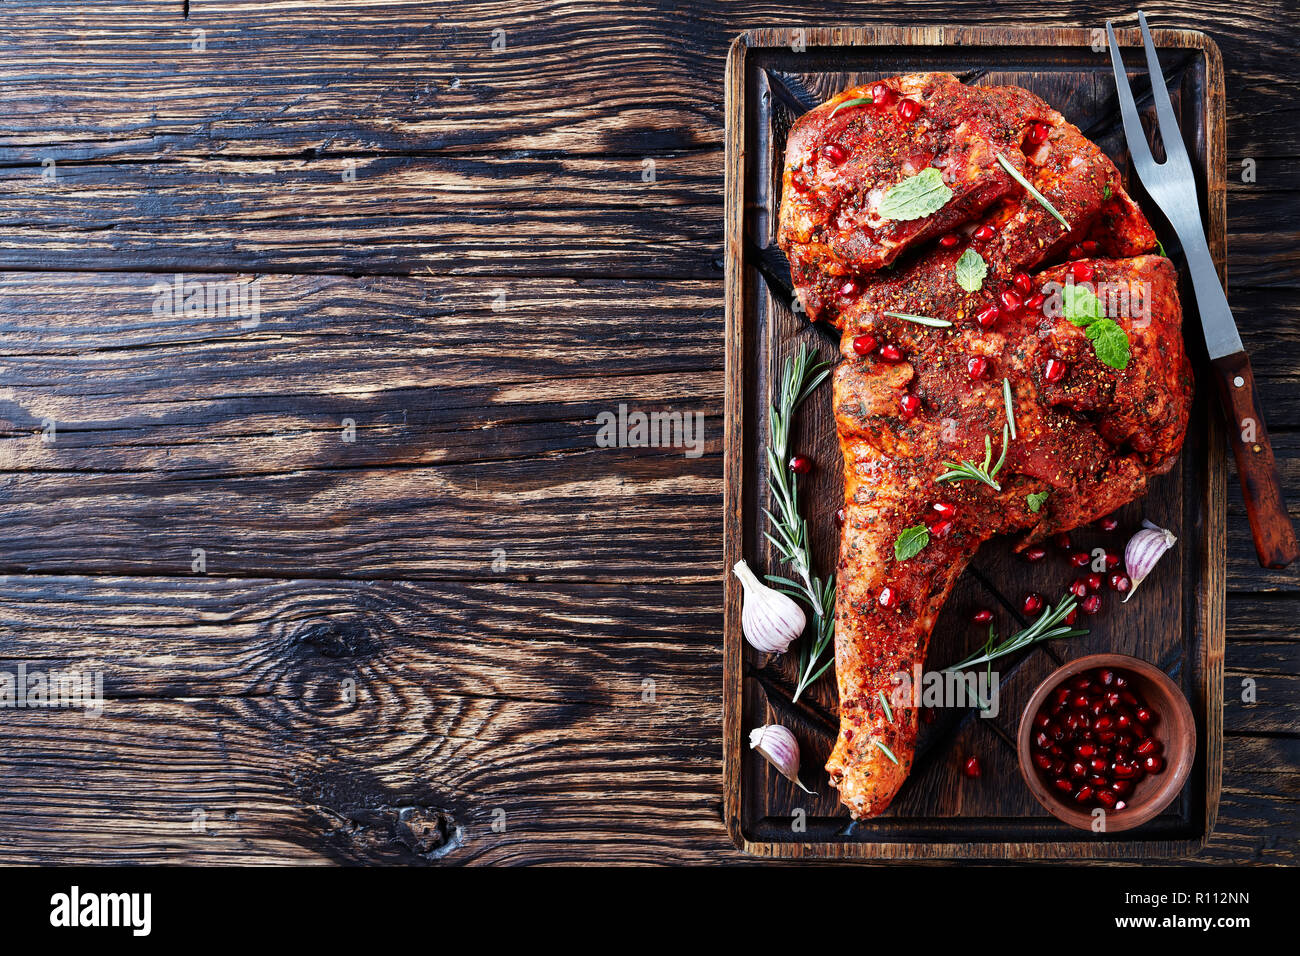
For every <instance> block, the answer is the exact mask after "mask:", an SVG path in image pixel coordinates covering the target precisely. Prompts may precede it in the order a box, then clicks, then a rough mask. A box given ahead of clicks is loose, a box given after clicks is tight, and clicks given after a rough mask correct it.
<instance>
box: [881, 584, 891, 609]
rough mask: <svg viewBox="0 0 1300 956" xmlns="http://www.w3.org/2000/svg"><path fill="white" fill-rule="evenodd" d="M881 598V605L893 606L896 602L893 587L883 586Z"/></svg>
mask: <svg viewBox="0 0 1300 956" xmlns="http://www.w3.org/2000/svg"><path fill="white" fill-rule="evenodd" d="M879 600H880V606H881V607H892V606H893V604H894V589H893V588H891V587H883V588H881V589H880V599H879Z"/></svg>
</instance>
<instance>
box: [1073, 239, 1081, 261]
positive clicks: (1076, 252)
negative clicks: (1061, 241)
mask: <svg viewBox="0 0 1300 956" xmlns="http://www.w3.org/2000/svg"><path fill="white" fill-rule="evenodd" d="M1070 258H1071V259H1081V258H1083V246H1081V245H1079V244H1078V243H1077V242H1076V243H1075V244H1074V245H1072V246H1071V247H1070Z"/></svg>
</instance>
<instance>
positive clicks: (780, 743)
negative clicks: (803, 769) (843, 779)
mask: <svg viewBox="0 0 1300 956" xmlns="http://www.w3.org/2000/svg"><path fill="white" fill-rule="evenodd" d="M749 747H750V749H751V750H757V751H758V752H759V753H761V754H762V755H763V757H764V758H766V760H767V762H768V763H770V764H771V765H772V766H773V767H775V768H776V769H777V770H778V771H780V773H781V776H783V777H785V778H786V779H787V780H789V781H790V782H791V783H793V784H795V785H796V786H797V787H798V788H799V789H800V790H802V791H803V792H804V793H813V791H811V790H809V789H808V788H807V787H805V786H804V785H803V781H801V780H800V779H799V741H797V740H795V739H794V734H792V733H790V731H788V730H786V729H785V728H784V727H782V726H781V725H780V724H767V725H765V726H763V727H755V728H754V729H753V730H751V731H750V732H749ZM813 796H816V794H813Z"/></svg>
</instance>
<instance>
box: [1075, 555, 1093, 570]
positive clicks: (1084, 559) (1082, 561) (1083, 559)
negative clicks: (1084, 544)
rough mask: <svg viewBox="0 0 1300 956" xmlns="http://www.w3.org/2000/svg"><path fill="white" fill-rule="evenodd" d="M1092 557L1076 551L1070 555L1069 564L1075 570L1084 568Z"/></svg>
mask: <svg viewBox="0 0 1300 956" xmlns="http://www.w3.org/2000/svg"><path fill="white" fill-rule="evenodd" d="M1091 560H1092V556H1091V555H1090V554H1088V552H1087V551H1076V552H1074V554H1072V555H1070V563H1071V564H1072V565H1074V566H1075V567H1076V568H1086V567H1087V566H1088V562H1089V561H1091Z"/></svg>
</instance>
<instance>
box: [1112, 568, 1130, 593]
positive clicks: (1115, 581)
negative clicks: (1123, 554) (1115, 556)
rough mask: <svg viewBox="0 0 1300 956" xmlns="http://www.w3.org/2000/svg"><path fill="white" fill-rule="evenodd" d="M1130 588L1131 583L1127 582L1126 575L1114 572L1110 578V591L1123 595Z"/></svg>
mask: <svg viewBox="0 0 1300 956" xmlns="http://www.w3.org/2000/svg"><path fill="white" fill-rule="evenodd" d="M1132 586H1133V582H1132V581H1130V580H1129V577H1128V575H1127V574H1120V573H1119V572H1118V571H1116V572H1115V573H1114V574H1112V575H1111V576H1110V589H1111V590H1112V591H1118V592H1119V593H1120V594H1123V593H1124V592H1125V591H1127V590H1128V589H1129V588H1130V587H1132Z"/></svg>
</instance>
